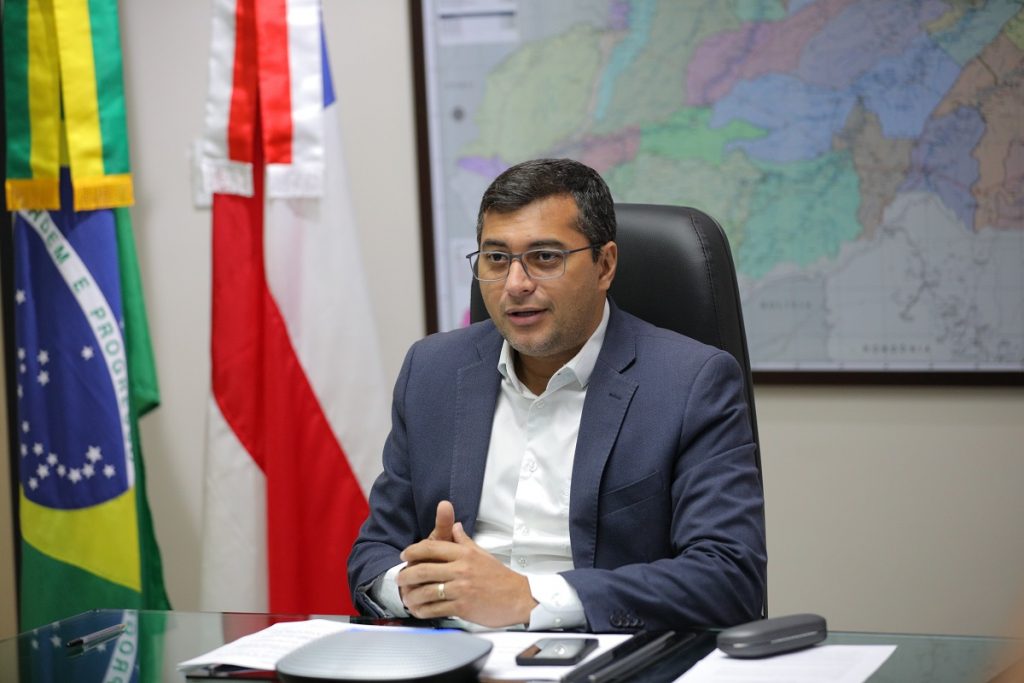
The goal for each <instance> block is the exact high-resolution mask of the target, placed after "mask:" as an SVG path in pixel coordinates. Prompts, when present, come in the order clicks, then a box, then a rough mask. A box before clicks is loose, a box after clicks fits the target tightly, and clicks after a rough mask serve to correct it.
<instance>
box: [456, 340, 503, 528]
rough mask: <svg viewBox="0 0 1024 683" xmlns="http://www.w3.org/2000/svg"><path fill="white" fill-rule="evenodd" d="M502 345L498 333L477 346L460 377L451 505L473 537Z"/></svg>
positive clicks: (498, 381) (496, 396) (498, 380)
mask: <svg viewBox="0 0 1024 683" xmlns="http://www.w3.org/2000/svg"><path fill="white" fill-rule="evenodd" d="M501 343H502V339H501V335H499V334H498V333H497V331H493V333H492V334H489V335H487V336H486V337H485V338H484V339H482V340H481V341H480V342H478V344H477V348H478V350H479V353H480V359H479V360H478V361H476V362H475V363H471V364H469V365H466V366H464V367H462V368H461V369H460V370H459V372H458V376H457V378H456V392H455V425H454V426H455V440H454V451H453V453H452V475H451V502H452V505H453V506H454V507H455V518H456V519H457V520H458V521H460V522H462V525H463V526H464V527H465V529H466V533H468V534H470V535H471V536H472V535H473V529H474V527H475V526H476V516H477V512H478V511H479V509H480V493H481V491H482V489H483V485H484V469H485V468H486V466H487V449H488V446H489V445H490V441H491V426H492V423H493V422H494V407H495V404H496V402H497V400H498V389H499V388H500V385H501V375H500V374H499V373H498V368H497V365H498V354H499V353H500V351H501Z"/></svg>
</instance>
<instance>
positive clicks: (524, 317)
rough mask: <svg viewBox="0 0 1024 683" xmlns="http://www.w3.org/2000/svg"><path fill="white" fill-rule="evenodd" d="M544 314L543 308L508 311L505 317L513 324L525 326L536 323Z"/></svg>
mask: <svg viewBox="0 0 1024 683" xmlns="http://www.w3.org/2000/svg"><path fill="white" fill-rule="evenodd" d="M543 313H544V309H543V308H521V309H517V310H514V311H506V312H505V315H506V316H508V318H509V320H511V321H512V322H513V323H515V324H519V325H525V324H528V323H532V322H534V321H536V320H537V319H538V318H540V316H541V315H542V314H543Z"/></svg>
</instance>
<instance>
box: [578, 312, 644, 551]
mask: <svg viewBox="0 0 1024 683" xmlns="http://www.w3.org/2000/svg"><path fill="white" fill-rule="evenodd" d="M611 306H612V308H611V316H610V318H609V320H608V329H607V331H606V332H605V339H604V345H603V346H602V348H601V354H600V355H599V356H598V358H597V364H596V365H595V366H594V372H593V374H591V376H590V385H589V386H588V387H587V398H586V400H585V401H584V403H583V416H582V418H581V420H580V431H579V437H578V438H577V440H576V455H575V459H574V460H573V466H572V486H571V488H570V493H569V538H570V540H571V544H572V555H573V564H574V565H575V566H576V567H593V566H594V558H595V553H596V545H597V513H598V509H597V503H598V497H599V493H600V490H601V477H602V474H603V473H604V467H605V463H606V462H607V461H608V456H609V455H610V454H611V451H612V446H613V445H614V444H615V440H616V438H617V437H618V435H619V430H620V429H621V428H622V421H623V419H624V418H625V416H626V409H627V408H628V407H629V402H630V401H631V400H632V398H633V393H634V392H635V391H636V388H637V384H636V382H634V381H632V380H630V379H627V378H626V377H623V376H622V374H621V373H622V371H623V370H625V369H626V368H627V367H629V365H631V364H632V363H633V361H634V360H635V358H636V341H635V339H634V337H633V334H632V332H631V330H630V329H629V326H628V324H627V321H626V320H624V319H623V316H622V313H621V312H620V311H619V310H618V308H616V306H615V305H614V304H612V305H611Z"/></svg>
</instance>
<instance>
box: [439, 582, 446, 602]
mask: <svg viewBox="0 0 1024 683" xmlns="http://www.w3.org/2000/svg"><path fill="white" fill-rule="evenodd" d="M437 599H438V600H447V599H448V596H447V595H445V594H444V583H443V582H442V583H439V584H437Z"/></svg>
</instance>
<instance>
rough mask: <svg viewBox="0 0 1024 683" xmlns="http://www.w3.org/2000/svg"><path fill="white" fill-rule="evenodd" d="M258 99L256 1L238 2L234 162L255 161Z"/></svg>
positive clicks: (231, 116)
mask: <svg viewBox="0 0 1024 683" xmlns="http://www.w3.org/2000/svg"><path fill="white" fill-rule="evenodd" d="M256 98H257V90H256V15H255V0H238V4H237V5H236V6H235V67H234V74H233V76H232V88H231V110H230V112H229V113H228V131H227V134H228V135H227V137H228V158H229V159H231V160H232V161H245V162H249V161H252V155H253V150H252V147H253V140H254V138H253V121H255V119H256Z"/></svg>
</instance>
